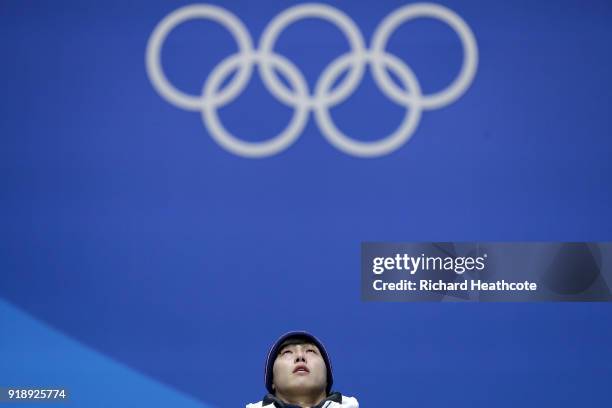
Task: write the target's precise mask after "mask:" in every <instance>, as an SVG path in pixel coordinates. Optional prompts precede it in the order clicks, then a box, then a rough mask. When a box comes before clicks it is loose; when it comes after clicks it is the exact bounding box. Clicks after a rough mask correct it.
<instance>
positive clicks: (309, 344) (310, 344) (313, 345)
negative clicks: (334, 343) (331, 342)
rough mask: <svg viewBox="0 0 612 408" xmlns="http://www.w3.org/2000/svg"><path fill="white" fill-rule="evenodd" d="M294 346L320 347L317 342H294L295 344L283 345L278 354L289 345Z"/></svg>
mask: <svg viewBox="0 0 612 408" xmlns="http://www.w3.org/2000/svg"><path fill="white" fill-rule="evenodd" d="M292 346H304V347H314V348H316V349H317V350H318V347H317V345H316V344H314V343H294V344H287V345H284V346H283V347H281V348H279V349H278V354H280V353H282V352H283V351H284V350H285V349H286V348H287V347H292Z"/></svg>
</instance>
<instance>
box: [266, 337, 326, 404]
mask: <svg viewBox="0 0 612 408" xmlns="http://www.w3.org/2000/svg"><path fill="white" fill-rule="evenodd" d="M265 381H266V388H267V389H268V391H269V392H270V393H271V394H277V393H279V394H283V395H288V394H296V393H299V394H302V393H321V392H323V393H324V394H325V395H328V394H329V392H330V390H331V386H332V383H333V376H332V370H331V362H330V360H329V357H328V355H327V351H326V350H325V347H324V346H323V344H322V343H321V342H320V341H319V340H318V339H317V338H316V337H314V336H313V335H311V334H310V333H307V332H290V333H287V334H285V335H283V336H281V337H280V338H279V339H278V340H277V341H276V342H275V343H274V345H273V346H272V348H271V349H270V352H269V353H268V358H267V361H266V372H265Z"/></svg>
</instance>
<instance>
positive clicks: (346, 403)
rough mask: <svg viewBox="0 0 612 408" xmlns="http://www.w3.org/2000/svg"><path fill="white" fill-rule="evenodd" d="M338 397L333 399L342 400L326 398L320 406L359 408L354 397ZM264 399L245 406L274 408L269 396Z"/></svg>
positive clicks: (250, 407)
mask: <svg viewBox="0 0 612 408" xmlns="http://www.w3.org/2000/svg"><path fill="white" fill-rule="evenodd" d="M339 397H340V398H334V399H336V400H338V399H341V400H342V402H337V401H332V400H326V401H325V402H324V403H323V405H321V408H359V402H357V399H355V398H354V397H347V396H346V395H340V396H339ZM264 401H266V405H264ZM264 401H259V402H255V403H253V404H248V405H247V406H246V408H276V407H275V405H274V401H271V400H270V398H266V399H264Z"/></svg>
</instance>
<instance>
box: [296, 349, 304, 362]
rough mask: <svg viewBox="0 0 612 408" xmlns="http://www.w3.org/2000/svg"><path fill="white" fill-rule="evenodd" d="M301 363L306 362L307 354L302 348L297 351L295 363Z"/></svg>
mask: <svg viewBox="0 0 612 408" xmlns="http://www.w3.org/2000/svg"><path fill="white" fill-rule="evenodd" d="M299 361H304V362H306V354H305V353H304V350H302V349H301V348H298V349H297V350H295V362H296V363H297V362H299Z"/></svg>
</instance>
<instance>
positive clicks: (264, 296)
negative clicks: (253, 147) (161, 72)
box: [0, 0, 612, 407]
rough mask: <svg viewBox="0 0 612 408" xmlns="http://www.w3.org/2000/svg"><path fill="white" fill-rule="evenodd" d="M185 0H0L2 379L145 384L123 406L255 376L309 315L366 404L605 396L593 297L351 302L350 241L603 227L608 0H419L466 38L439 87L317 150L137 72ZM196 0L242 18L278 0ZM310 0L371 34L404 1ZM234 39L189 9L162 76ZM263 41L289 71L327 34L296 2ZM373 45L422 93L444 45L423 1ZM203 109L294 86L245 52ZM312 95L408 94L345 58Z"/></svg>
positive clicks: (611, 148) (607, 170) (447, 41)
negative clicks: (336, 88)
mask: <svg viewBox="0 0 612 408" xmlns="http://www.w3.org/2000/svg"><path fill="white" fill-rule="evenodd" d="M185 4H189V3H187V2H162V1H148V2H139V3H138V2H123V1H122V2H119V1H108V2H97V3H93V2H92V3H84V2H76V1H75V2H68V1H66V2H44V1H33V2H23V1H9V2H4V4H3V5H2V6H1V7H0V34H1V35H0V50H1V51H2V55H3V59H2V64H0V75H1V76H2V78H3V81H2V83H3V86H2V98H1V99H0V109H1V112H2V120H1V121H0V165H1V166H2V167H1V168H2V171H1V172H0V185H1V186H2V188H1V190H0V214H1V216H0V243H1V245H0V270H1V273H2V275H1V276H2V279H1V281H0V297H1V299H2V301H1V303H0V305H1V307H0V311H1V313H0V328H1V332H0V360H2V362H3V363H2V366H1V367H2V368H1V369H0V386H1V385H6V386H9V385H15V386H24V385H32V386H35V385H39V386H46V385H47V384H57V385H63V386H65V387H68V388H69V389H71V391H72V394H73V397H72V398H73V400H74V401H76V402H74V403H73V405H74V406H83V407H94V406H117V407H119V406H126V407H127V406H134V405H139V404H138V403H137V402H136V403H135V402H134V400H130V399H125V400H118V399H116V396H115V397H114V396H113V395H110V394H112V393H109V395H106V394H99V395H98V394H96V392H97V391H96V390H97V389H98V388H99V387H98V383H99V382H100V381H108V382H109V388H111V389H119V388H120V387H121V386H123V387H124V388H125V392H127V393H129V392H131V391H130V390H145V389H147V390H150V391H147V392H144V391H142V392H141V394H147V395H151V396H153V397H146V398H145V397H143V399H142V400H140V401H141V403H142V406H160V407H161V406H169V405H172V406H175V407H191V406H196V405H198V403H197V402H196V401H199V402H200V403H201V406H206V407H208V406H210V407H231V406H241V405H244V404H246V403H247V402H252V401H255V400H257V399H258V398H260V397H261V396H262V395H263V393H264V387H263V360H264V357H265V353H266V351H267V348H268V347H269V345H270V344H271V343H272V341H273V340H274V339H275V338H276V337H277V336H279V335H280V334H282V333H283V332H285V331H288V330H291V329H307V330H311V331H312V332H314V333H315V334H317V335H319V336H320V337H321V338H322V340H323V341H324V342H325V343H326V344H327V346H328V348H329V352H330V354H331V356H332V359H333V361H334V365H335V376H336V379H337V382H336V387H335V388H337V389H338V390H340V391H342V392H344V393H346V394H349V395H355V396H356V397H357V398H358V399H359V400H360V402H361V404H362V406H364V407H367V406H373V407H379V406H389V405H391V404H393V405H394V406H410V404H414V405H415V406H448V405H451V404H452V405H455V406H471V407H474V406H490V405H495V406H500V407H505V406H508V407H511V406H512V407H515V406H525V407H530V406H534V407H536V406H537V407H542V406H568V407H570V406H572V407H573V406H602V405H605V402H604V401H607V400H609V398H610V397H609V391H608V389H607V385H608V383H609V378H610V376H611V375H612V368H611V366H610V360H611V357H612V353H611V351H610V350H611V349H612V324H611V323H612V309H611V308H610V305H609V304H381V303H363V302H361V301H360V281H359V279H360V273H359V248H360V243H361V242H362V241H452V240H462V241H529V240H534V241H538V240H541V241H557V240H558V241H605V240H608V241H610V240H612V235H611V233H610V231H612V213H611V210H610V209H611V208H612V188H611V187H610V176H611V175H612V161H611V160H610V157H611V156H612V137H611V136H612V119H611V118H612V116H611V115H610V106H611V105H612V100H611V99H612V97H611V96H612V92H611V90H612V77H611V76H610V75H609V73H610V72H612V56H611V54H610V52H609V50H610V42H611V40H612V26H611V25H610V21H611V18H612V3H610V2H606V1H587V2H585V1H554V2H553V1H542V2H528V1H512V2H507V1H467V0H460V1H454V2H446V1H445V2H441V3H440V4H443V5H445V6H447V7H449V8H450V9H452V10H454V12H456V13H457V14H458V15H459V16H461V18H462V19H463V20H465V22H466V23H467V24H468V25H469V27H470V28H471V30H472V31H473V33H474V36H475V38H476V41H477V44H478V54H479V63H478V69H477V72H476V75H475V77H474V80H473V82H471V84H470V86H469V87H468V88H467V89H466V91H465V93H464V94H463V95H462V96H461V97H460V98H458V99H457V100H456V101H454V102H453V103H451V104H449V105H447V106H445V107H442V108H440V109H436V110H426V111H424V112H423V114H422V117H421V120H420V122H419V124H418V127H417V128H416V130H415V131H414V134H413V135H412V137H411V138H410V140H409V141H408V142H407V143H406V144H404V145H403V146H401V147H399V148H398V149H397V150H395V151H393V152H391V153H389V154H386V155H382V156H380V157H377V158H361V157H356V156H352V155H350V154H347V153H345V152H343V151H341V150H338V149H337V148H335V147H334V146H332V145H331V144H330V143H329V142H327V140H326V139H325V138H324V137H323V136H322V132H321V130H320V129H319V127H318V126H317V122H316V121H315V119H314V117H313V115H312V114H309V118H308V122H307V123H306V125H305V128H304V130H303V131H302V132H301V135H300V137H299V139H298V140H297V141H296V142H295V143H294V144H293V145H291V146H290V147H288V148H287V149H286V150H284V151H282V152H280V153H278V154H276V155H272V156H270V157H266V158H259V159H248V158H244V157H241V156H238V155H236V154H234V153H232V152H230V151H228V150H226V149H224V148H223V147H221V146H220V145H218V144H217V143H216V142H215V141H214V140H213V139H212V138H211V137H210V135H209V132H208V130H207V128H206V125H205V123H203V121H202V118H201V115H200V113H198V112H191V111H186V110H182V109H179V108H177V107H176V106H174V105H172V104H171V103H168V102H167V101H166V100H165V99H164V98H162V97H161V96H160V95H159V94H158V92H156V90H155V88H154V87H153V85H152V83H151V81H150V79H149V77H148V75H147V71H146V67H145V52H146V48H147V41H148V40H149V37H150V35H151V33H152V32H153V30H154V28H155V27H156V25H157V24H158V23H159V22H160V21H161V20H162V19H163V18H164V17H165V16H166V15H168V14H169V13H171V12H172V11H173V10H175V9H177V8H179V7H180V6H182V5H185ZM214 4H217V5H219V6H221V7H223V8H224V9H226V10H228V11H230V12H232V13H233V14H235V15H236V16H238V17H239V18H240V19H241V20H242V22H243V23H244V24H245V26H246V27H247V28H248V30H249V33H250V35H251V37H252V38H253V41H254V42H255V43H257V42H258V40H259V36H260V35H261V33H262V31H263V30H264V28H265V27H266V25H267V24H268V22H270V20H271V19H272V18H273V17H274V16H275V15H277V14H278V13H280V12H281V11H283V10H285V9H287V8H288V7H290V6H291V5H292V4H293V2H287V1H267V0H264V1H257V2H247V1H233V2H227V3H222V2H215V3H214ZM330 4H331V5H333V6H334V7H336V8H338V9H340V10H342V11H343V12H344V13H346V15H348V16H350V18H351V19H352V20H353V21H354V22H355V24H356V25H357V26H358V27H359V28H360V30H361V33H362V35H363V37H364V39H365V41H366V43H367V44H369V41H370V38H371V36H372V33H373V32H374V30H375V29H376V26H377V25H378V23H379V22H380V21H381V20H382V19H383V18H384V17H385V16H387V15H388V14H389V13H391V12H393V11H394V10H396V9H397V8H399V7H401V6H403V5H404V4H405V3H402V2H397V1H377V2H365V1H351V2H348V1H345V2H335V3H330ZM235 49H236V45H235V43H234V41H233V40H232V37H231V36H230V35H228V34H227V32H226V31H224V30H223V28H221V27H220V26H219V25H217V24H215V23H213V22H210V21H203V20H202V21H191V22H188V23H185V24H184V25H181V26H180V27H178V28H177V29H176V30H174V31H173V32H172V33H171V35H170V36H169V37H168V39H167V42H166V43H165V45H164V48H163V53H162V60H163V65H164V69H165V71H166V74H167V76H168V78H169V79H170V80H172V81H173V83H174V84H175V85H176V87H177V88H179V89H181V90H183V91H185V92H189V93H193V94H199V93H200V92H201V90H202V87H203V84H204V81H205V80H206V78H207V75H208V73H209V72H210V71H211V70H212V69H213V68H214V67H215V66H216V65H217V63H218V62H219V61H221V60H222V59H223V58H225V57H227V56H229V55H231V54H232V53H233V52H234V51H235ZM276 49H277V51H278V53H280V54H282V55H284V56H286V57H287V58H289V59H290V60H291V61H293V63H294V64H295V65H296V66H297V67H299V68H300V70H301V72H302V73H303V75H304V76H305V78H306V80H307V82H308V86H309V87H310V89H312V88H314V86H315V84H316V82H317V78H318V77H319V75H320V74H321V72H322V71H323V70H324V68H325V67H326V66H327V64H329V62H330V61H332V60H333V59H334V58H336V57H338V56H340V55H341V54H342V53H344V52H346V50H347V49H348V45H347V43H346V40H345V39H344V37H343V36H342V35H341V34H340V33H339V31H338V30H337V28H334V26H333V25H331V24H328V23H325V22H321V21H316V20H307V21H302V22H299V23H296V24H295V25H293V26H291V27H289V28H288V29H287V30H286V31H285V32H284V33H283V34H282V36H281V38H280V39H279V41H278V43H277V47H276ZM388 51H389V52H390V53H392V54H393V55H395V56H396V57H398V58H401V59H402V60H403V61H405V63H406V64H408V65H409V66H410V67H411V69H412V70H413V71H414V73H415V76H416V77H417V78H418V81H419V83H420V87H421V90H422V92H423V93H426V94H429V93H432V92H436V91H439V90H441V89H443V88H445V87H446V86H447V84H448V83H450V82H451V81H452V80H453V78H454V77H455V76H456V74H457V73H458V72H459V68H460V66H461V61H462V58H463V51H462V47H461V43H460V42H459V40H458V39H457V36H456V34H455V33H454V32H453V31H452V30H451V29H450V28H449V27H448V26H447V25H445V24H443V23H441V22H439V21H436V20H433V19H421V20H415V21H412V22H409V23H407V24H405V25H402V26H401V27H400V28H398V30H397V31H396V32H395V33H394V35H393V37H392V38H391V40H390V42H389V45H388ZM219 112H220V113H219V116H220V117H221V119H222V120H223V123H225V126H226V127H227V128H228V129H229V130H230V131H231V132H232V133H233V134H235V135H239V136H240V137H241V138H243V139H245V140H249V141H262V140H265V139H266V138H268V137H269V135H273V134H276V133H278V132H279V131H281V130H282V129H283V128H284V126H285V125H286V123H288V121H289V120H290V118H291V116H292V114H293V109H292V108H290V107H288V106H286V105H284V104H283V103H281V102H279V101H278V100H277V99H276V98H275V97H274V96H273V95H271V94H270V93H269V92H268V90H267V87H266V85H265V83H264V82H263V81H262V80H261V79H260V77H259V75H257V73H255V74H254V75H253V77H252V78H251V80H250V82H249V83H248V86H247V87H246V89H245V90H244V91H243V92H242V94H241V95H240V96H239V97H237V98H236V100H235V101H233V102H232V103H231V104H228V105H227V106H224V107H223V108H221V109H220V110H219ZM331 112H332V115H333V117H334V119H335V121H336V123H337V125H338V127H340V128H342V129H343V130H344V131H345V132H346V133H347V134H350V135H352V136H353V137H355V138H356V139H359V140H362V141H373V140H375V139H377V138H380V135H385V134H387V133H389V132H391V131H393V130H394V129H395V128H396V127H397V126H398V124H399V123H400V122H401V121H402V118H403V117H404V115H405V112H406V110H405V109H404V108H402V107H401V106H399V105H397V104H395V103H394V102H392V101H390V100H389V99H388V98H387V97H386V96H385V95H384V94H383V93H381V90H380V88H379V86H378V85H377V83H376V81H374V80H373V77H372V75H371V74H370V73H369V72H367V73H366V74H365V76H364V78H363V80H362V82H361V83H360V86H359V87H358V88H357V89H356V91H355V92H354V93H353V94H352V96H351V97H350V98H348V99H347V100H346V101H345V102H343V103H342V104H340V105H338V106H336V107H334V108H333V109H332V110H331ZM54 345H58V346H54ZM59 345H61V346H59ZM54 353H60V354H59V356H61V358H59V356H58V355H56V354H54ZM85 355H86V356H88V357H83V356H85ZM32 356H39V357H38V358H36V359H34V360H33V357H32ZM24 367H25V368H24ZM101 367H104V368H101ZM114 370H118V371H114ZM119 371H120V372H121V374H118V373H119ZM28 379H30V380H29V381H28ZM85 379H86V380H85ZM26 383H27V384H26ZM166 398H168V399H166Z"/></svg>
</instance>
